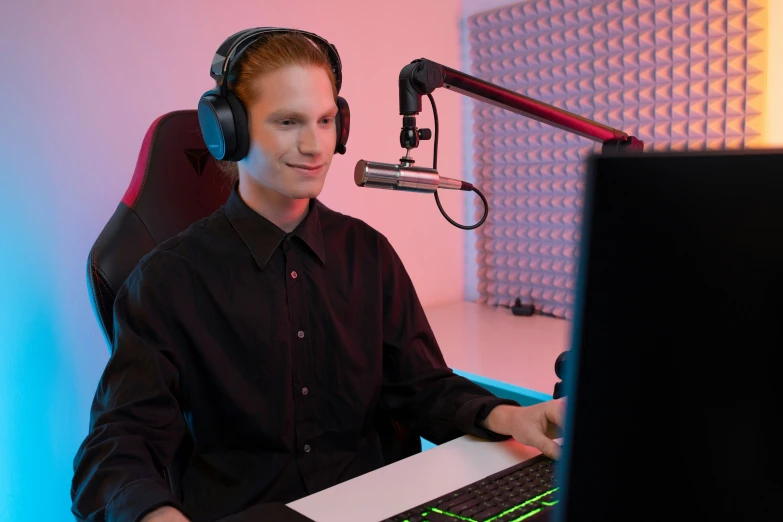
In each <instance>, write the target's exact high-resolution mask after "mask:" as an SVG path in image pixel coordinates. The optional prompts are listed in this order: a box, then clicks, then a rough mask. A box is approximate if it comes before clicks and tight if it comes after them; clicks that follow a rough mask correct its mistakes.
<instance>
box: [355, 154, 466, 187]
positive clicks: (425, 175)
mask: <svg viewBox="0 0 783 522" xmlns="http://www.w3.org/2000/svg"><path fill="white" fill-rule="evenodd" d="M353 179H354V181H355V182H356V185H357V186H359V187H369V188H381V189H390V190H402V191H407V192H427V193H433V192H435V191H436V190H438V189H451V190H471V188H472V185H471V184H470V183H466V182H464V181H460V180H458V179H452V178H446V177H444V176H441V175H439V174H438V171H437V170H435V169H430V168H427V167H414V166H413V165H393V164H390V163H377V162H374V161H365V160H359V161H358V162H357V163H356V168H355V169H354V171H353Z"/></svg>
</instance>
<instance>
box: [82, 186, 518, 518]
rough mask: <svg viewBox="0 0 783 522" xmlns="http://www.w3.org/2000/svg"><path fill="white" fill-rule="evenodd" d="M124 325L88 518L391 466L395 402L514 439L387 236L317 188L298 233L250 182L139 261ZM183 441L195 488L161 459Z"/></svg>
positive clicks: (217, 500) (229, 502) (91, 476)
mask: <svg viewBox="0 0 783 522" xmlns="http://www.w3.org/2000/svg"><path fill="white" fill-rule="evenodd" d="M114 332H115V339H114V346H113V353H112V356H111V358H110V359H109V362H108V364H107V366H106V369H105V371H104V373H103V375H102V377H101V380H100V382H99V384H98V389H97V392H96V395H95V400H94V402H93V405H92V410H91V419H90V432H89V435H88V436H87V438H86V440H85V441H84V443H83V444H82V445H81V447H80V448H79V451H78V453H77V455H76V459H75V463H74V468H75V473H74V479H73V488H72V493H71V494H72V498H73V512H74V514H75V515H76V516H77V517H79V518H86V519H88V520H96V521H98V520H104V519H105V520H110V521H114V520H118V521H123V522H125V521H128V522H131V521H135V520H138V519H139V518H141V516H142V515H143V514H145V513H147V512H149V511H150V510H152V509H153V508H155V507H159V506H162V505H173V506H176V507H178V508H179V509H181V510H182V511H184V513H185V514H186V515H187V516H189V517H191V518H192V520H194V521H202V520H216V519H219V518H221V517H224V516H227V515H230V514H232V513H236V512H240V511H242V510H244V509H246V508H248V507H250V506H252V505H254V504H258V503H262V502H291V501H293V500H296V499H298V498H301V497H303V496H305V495H308V494H312V493H315V492H317V491H320V490H323V489H325V488H328V487H330V486H333V485H335V484H337V483H340V482H343V481H346V480H348V479H351V478H354V477H356V476H358V475H361V474H363V473H366V472H369V471H372V470H373V469H377V468H378V467H380V466H382V465H384V462H383V456H382V448H381V445H380V442H379V436H378V433H377V431H376V429H375V427H374V424H373V419H374V417H375V415H376V413H377V412H378V410H379V409H382V410H383V411H386V412H389V415H390V416H391V417H392V418H394V419H397V420H398V421H399V422H400V423H401V424H402V425H404V426H406V427H410V428H411V429H412V430H413V432H414V433H415V434H417V435H421V436H423V437H425V438H426V439H428V440H431V441H433V442H435V443H441V442H444V441H447V440H450V439H453V438H456V437H457V436H460V435H462V434H464V433H470V434H474V435H477V436H480V437H483V438H488V439H493V440H499V439H504V438H507V437H502V436H499V435H498V434H495V433H492V432H490V431H488V430H485V429H482V428H481V427H480V426H479V424H478V419H479V418H481V417H485V416H486V414H487V413H488V411H489V410H490V409H491V408H492V407H494V406H496V405H497V404H504V403H505V404H514V403H513V401H506V400H502V399H497V398H495V397H494V396H493V395H492V394H490V393H489V392H488V391H486V390H485V389H484V388H482V387H480V386H478V385H476V384H474V383H472V382H471V381H469V380H467V379H465V378H463V377H461V376H458V375H456V374H454V373H453V372H452V371H451V370H450V369H449V368H448V367H447V365H446V363H445V362H444V359H443V356H442V354H441V352H440V349H439V348H438V344H437V342H436V340H435V337H434V336H433V333H432V330H431V329H430V326H429V324H428V322H427V319H426V317H425V314H424V311H423V310H422V307H421V304H420V302H419V300H418V298H417V296H416V292H415V291H414V288H413V285H412V284H411V281H410V278H409V277H408V274H407V273H406V271H405V268H404V267H403V264H402V262H401V261H400V259H399V257H398V256H397V254H396V253H395V251H394V249H393V248H392V247H391V245H390V244H389V242H388V240H387V239H386V238H385V237H384V236H383V235H382V234H380V233H379V232H378V231H376V230H374V229H373V228H371V227H370V226H368V225H367V224H365V223H364V222H362V221H360V220H358V219H354V218H351V217H348V216H345V215H343V214H340V213H338V212H334V211H332V210H329V209H328V208H326V207H325V206H324V205H323V204H322V203H320V202H319V201H317V200H315V199H313V200H311V202H310V206H309V211H308V214H307V216H306V217H305V219H304V220H303V221H302V223H301V224H300V225H299V226H298V227H297V228H296V229H295V230H294V231H293V232H292V233H290V234H287V233H285V232H284V231H283V230H281V229H280V228H278V227H277V226H276V225H274V224H273V223H272V222H270V221H268V220H267V219H265V218H264V217H262V216H260V215H259V214H258V213H256V212H254V211H253V210H252V209H250V208H249V207H248V206H247V205H246V204H245V203H244V202H243V201H242V199H241V197H240V196H239V194H238V192H237V187H236V186H235V187H234V191H233V193H232V194H231V196H230V198H229V200H228V202H227V203H226V205H225V206H224V207H222V208H221V209H219V210H218V211H216V212H215V213H214V214H212V215H211V216H210V217H208V218H206V219H203V220H201V221H199V222H197V223H195V224H194V225H192V226H191V227H190V228H189V229H188V230H186V231H185V232H183V233H181V234H180V235H178V236H177V237H175V238H173V239H171V240H169V241H167V242H165V243H163V244H161V245H160V246H159V247H158V248H156V249H155V250H154V251H153V252H152V253H151V254H149V255H147V256H145V257H144V258H143V259H142V260H141V262H140V263H139V265H138V266H137V267H136V269H135V270H134V271H133V273H132V274H131V275H130V276H129V277H128V279H127V281H126V282H125V284H124V285H123V287H122V289H121V290H120V292H119V293H118V295H117V298H116V299H115V303H114ZM183 437H189V439H190V440H191V441H192V450H190V451H188V452H187V454H186V455H185V456H184V457H182V456H177V458H182V459H184V461H185V466H184V468H185V470H184V474H183V476H182V481H181V483H182V497H183V498H182V499H181V500H180V499H179V498H177V496H175V495H174V494H173V493H172V492H171V488H170V487H169V485H168V484H167V482H166V481H165V480H164V478H163V477H162V475H161V473H160V470H161V469H163V468H165V467H166V466H169V465H170V464H171V462H172V460H173V459H175V452H176V451H177V448H178V447H180V443H181V442H182V440H183Z"/></svg>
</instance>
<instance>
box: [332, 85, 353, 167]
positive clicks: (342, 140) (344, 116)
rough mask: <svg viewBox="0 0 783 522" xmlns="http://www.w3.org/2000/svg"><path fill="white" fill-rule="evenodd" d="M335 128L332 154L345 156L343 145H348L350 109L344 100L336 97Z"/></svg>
mask: <svg viewBox="0 0 783 522" xmlns="http://www.w3.org/2000/svg"><path fill="white" fill-rule="evenodd" d="M335 123H336V127H337V145H336V146H335V148H334V152H335V153H337V154H345V145H346V144H347V143H348V134H350V132H351V109H350V108H349V107H348V102H347V101H345V99H344V98H341V97H339V96H338V97H337V116H336V118H335Z"/></svg>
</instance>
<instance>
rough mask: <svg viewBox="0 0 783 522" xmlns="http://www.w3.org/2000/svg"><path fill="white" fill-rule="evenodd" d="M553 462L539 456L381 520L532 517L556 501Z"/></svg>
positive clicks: (515, 521) (496, 521) (499, 521)
mask: <svg viewBox="0 0 783 522" xmlns="http://www.w3.org/2000/svg"><path fill="white" fill-rule="evenodd" d="M553 464H554V461H552V460H551V459H549V458H547V457H546V456H544V455H539V456H538V457H535V458H532V459H530V460H526V461H525V462H521V463H519V464H516V465H514V466H512V467H510V468H506V469H504V470H503V471H499V472H498V473H495V474H494V475H490V476H488V477H486V478H484V479H482V480H479V481H476V482H474V483H473V484H469V485H468V486H465V487H464V488H460V489H458V490H456V491H453V492H451V493H449V494H448V495H444V496H442V497H438V498H436V499H434V500H432V501H430V502H425V503H424V504H422V505H421V506H418V507H416V508H413V509H410V510H408V511H405V512H404V513H400V514H399V515H395V516H393V517H391V518H387V519H385V520H384V521H383V522H443V521H447V522H458V521H467V522H521V521H523V520H531V521H532V520H535V519H536V518H538V515H543V514H544V513H546V512H548V511H550V510H551V508H552V506H554V505H555V504H556V503H557V499H556V498H555V492H556V491H557V479H556V478H555V477H554V467H553Z"/></svg>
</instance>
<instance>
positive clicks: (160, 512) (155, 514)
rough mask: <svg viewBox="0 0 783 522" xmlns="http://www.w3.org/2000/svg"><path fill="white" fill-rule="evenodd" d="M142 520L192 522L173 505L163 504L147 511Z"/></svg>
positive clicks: (149, 521) (144, 521)
mask: <svg viewBox="0 0 783 522" xmlns="http://www.w3.org/2000/svg"><path fill="white" fill-rule="evenodd" d="M140 522H190V521H189V520H188V519H187V518H185V515H183V514H182V513H180V511H179V510H178V509H176V508H173V507H171V506H163V507H162V508H158V509H156V510H155V511H152V512H150V513H147V514H146V515H145V516H144V518H142V519H141V521H140Z"/></svg>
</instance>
